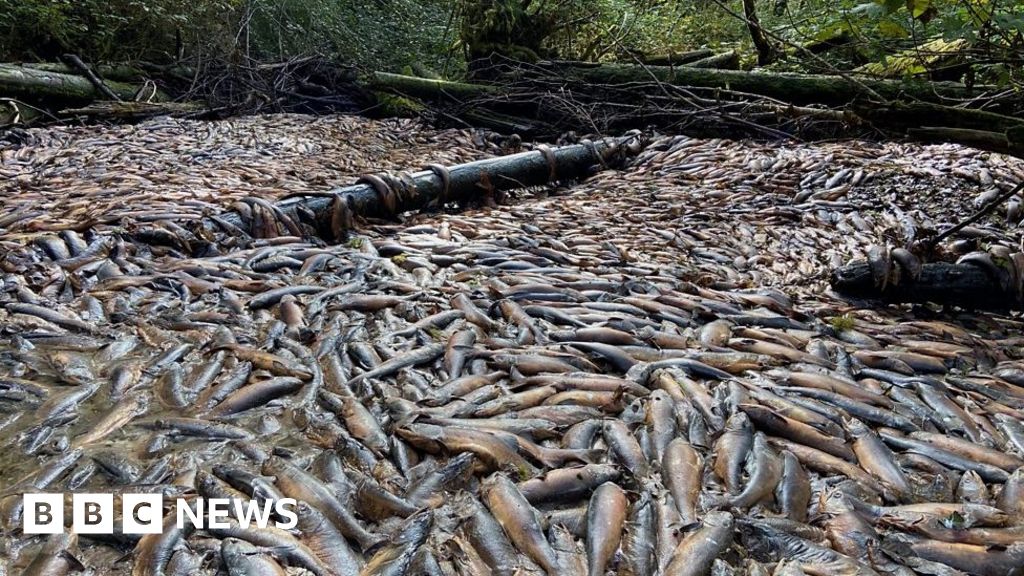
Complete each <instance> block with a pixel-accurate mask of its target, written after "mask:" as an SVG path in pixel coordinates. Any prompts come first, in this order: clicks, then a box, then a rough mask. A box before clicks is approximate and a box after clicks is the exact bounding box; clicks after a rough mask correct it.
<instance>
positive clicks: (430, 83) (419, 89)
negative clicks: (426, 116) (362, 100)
mask: <svg viewBox="0 0 1024 576" xmlns="http://www.w3.org/2000/svg"><path fill="white" fill-rule="evenodd" d="M365 82H366V84H367V85H368V86H369V88H371V89H373V90H386V91H390V92H395V93H398V94H402V95H404V96H412V97H413V98H420V99H424V100H437V99H441V98H443V99H449V100H465V99H468V98H472V97H475V96H480V95H482V94H486V93H488V92H494V91H495V90H497V88H496V87H494V86H488V85H485V84H466V83H463V82H452V81H449V80H434V79H431V78H419V77H416V76H404V75H402V74H392V73H390V72H373V73H372V74H370V75H369V77H368V78H367V79H366V81H365Z"/></svg>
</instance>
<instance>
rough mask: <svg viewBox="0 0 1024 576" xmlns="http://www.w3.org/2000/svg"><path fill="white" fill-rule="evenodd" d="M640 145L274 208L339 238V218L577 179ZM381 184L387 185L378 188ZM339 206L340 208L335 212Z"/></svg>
mask: <svg viewBox="0 0 1024 576" xmlns="http://www.w3.org/2000/svg"><path fill="white" fill-rule="evenodd" d="M640 148H641V144H640V142H639V141H638V140H637V138H636V137H635V136H627V137H622V138H617V139H605V140H600V141H597V142H592V143H584V144H574V145H570V146H561V147H557V148H541V149H538V150H533V151H529V152H520V153H518V154H512V155H509V156H499V157H497V158H489V159H486V160H478V161H475V162H469V163H467V164H460V165H458V166H453V167H451V168H441V167H438V166H434V167H432V168H431V169H430V170H423V171H420V172H414V173H411V174H409V173H400V174H398V175H396V176H389V175H381V176H376V177H370V178H368V180H369V181H361V182H360V183H357V184H354V185H352V186H346V187H344V188H338V189H335V190H331V191H325V192H322V193H317V194H311V195H301V196H297V197H292V198H288V199H285V200H282V201H281V202H279V203H277V204H276V205H275V206H274V208H275V211H279V212H280V213H281V214H283V215H284V216H285V217H286V218H287V219H288V220H290V221H291V222H292V223H294V224H297V225H301V226H302V228H303V231H304V232H305V233H313V234H315V235H317V236H320V237H322V238H325V239H328V240H342V239H344V238H345V237H346V235H347V228H345V227H344V226H343V227H341V228H339V222H350V221H351V219H352V218H353V217H355V216H360V217H367V218H387V217H394V216H396V215H398V214H401V213H403V212H407V211H410V210H419V209H424V208H428V207H430V206H438V207H440V206H441V205H444V204H447V203H449V202H459V203H461V202H466V201H470V200H473V199H483V198H487V197H492V198H493V197H494V196H495V195H496V194H500V193H501V192H504V191H507V190H512V189H516V188H524V187H529V186H540V185H543V184H547V183H552V182H556V181H564V180H575V179H579V178H583V177H585V176H588V175H590V174H591V173H592V172H593V171H595V170H599V169H601V168H602V167H606V166H609V165H611V164H613V163H615V162H616V160H617V159H619V158H621V157H623V156H628V155H633V154H636V153H637V152H639V151H640ZM381 184H384V185H385V186H386V187H383V188H384V189H381V188H382V186H381ZM339 212H343V213H344V214H343V215H339ZM218 220H219V222H218V221H215V220H212V219H207V220H205V221H204V222H203V226H205V227H207V228H208V229H214V228H217V227H218V226H220V227H223V226H224V224H225V223H226V224H227V225H228V226H234V227H237V228H239V229H241V230H244V231H246V232H248V233H250V234H251V235H258V232H259V231H258V230H257V229H256V228H257V227H258V226H256V225H254V223H253V222H251V221H247V220H246V219H244V218H243V217H242V216H241V215H240V214H239V213H237V212H232V213H228V214H226V215H223V216H221V217H219V218H218Z"/></svg>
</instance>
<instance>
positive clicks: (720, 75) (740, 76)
mask: <svg viewBox="0 0 1024 576" xmlns="http://www.w3.org/2000/svg"><path fill="white" fill-rule="evenodd" d="M539 66H541V67H543V68H546V69H547V70H548V71H550V72H551V73H552V75H555V76H559V77H562V78H564V79H566V80H568V81H572V80H575V81H579V82H587V83H593V84H630V83H637V82H650V80H651V79H652V76H653V78H655V79H657V80H658V81H660V82H664V83H666V84H673V85H677V86H688V87H694V88H717V89H723V90H733V91H737V92H744V93H747V94H757V95H760V96H767V97H769V98H774V99H776V100H781V101H783V102H790V103H793V104H798V105H800V104H829V105H845V104H848V103H850V102H852V101H854V100H856V99H858V98H873V97H874V95H875V94H877V95H878V96H880V97H882V98H884V99H886V100H892V101H898V100H907V99H916V100H922V101H926V102H928V101H931V102H935V101H940V100H943V99H966V98H970V97H973V96H977V95H978V94H980V93H982V92H984V91H985V88H986V87H984V86H982V87H973V88H971V87H967V86H965V85H963V84H959V83H956V82H926V81H910V80H908V81H902V80H886V79H875V78H847V77H843V76H830V75H823V74H795V73H783V72H746V71H740V70H715V69H706V68H693V67H689V66H678V67H677V66H671V67H669V66H634V65H628V64H603V65H601V66H596V67H578V66H571V65H566V64H564V63H558V64H556V63H552V62H544V63H540V64H539Z"/></svg>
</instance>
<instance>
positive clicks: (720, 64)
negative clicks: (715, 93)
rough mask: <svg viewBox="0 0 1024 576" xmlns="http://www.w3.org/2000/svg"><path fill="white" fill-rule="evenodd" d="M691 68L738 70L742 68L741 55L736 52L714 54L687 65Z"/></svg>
mask: <svg viewBox="0 0 1024 576" xmlns="http://www.w3.org/2000/svg"><path fill="white" fill-rule="evenodd" d="M686 66H689V67H690V68H719V69H722V70H738V69H739V67H740V53H739V52H737V51H735V50H729V51H728V52H722V53H721V54H712V55H711V56H708V57H707V58H701V59H700V60H694V61H693V62H690V63H689V64H686Z"/></svg>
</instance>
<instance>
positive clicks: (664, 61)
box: [640, 48, 715, 66]
mask: <svg viewBox="0 0 1024 576" xmlns="http://www.w3.org/2000/svg"><path fill="white" fill-rule="evenodd" d="M714 55H715V53H714V52H713V51H712V50H709V49H707V48H702V49H700V50H693V51H691V52H681V53H679V54H676V53H675V52H669V53H668V54H652V55H650V56H640V61H641V62H643V63H644V64H650V65H652V66H682V65H684V64H689V63H691V62H696V61H697V60H703V59H704V58H707V57H709V56H714Z"/></svg>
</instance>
